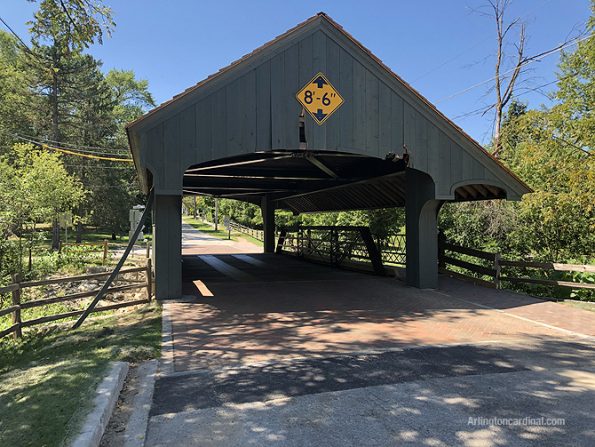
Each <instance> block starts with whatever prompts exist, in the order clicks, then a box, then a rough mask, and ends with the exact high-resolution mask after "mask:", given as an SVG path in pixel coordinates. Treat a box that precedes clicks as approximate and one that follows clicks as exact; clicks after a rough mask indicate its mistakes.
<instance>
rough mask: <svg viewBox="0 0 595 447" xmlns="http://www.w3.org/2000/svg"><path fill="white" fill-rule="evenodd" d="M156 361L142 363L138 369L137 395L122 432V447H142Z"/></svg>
mask: <svg viewBox="0 0 595 447" xmlns="http://www.w3.org/2000/svg"><path fill="white" fill-rule="evenodd" d="M157 365H158V361H157V360H149V361H146V362H143V363H142V364H141V365H140V366H139V367H138V383H139V385H138V393H137V394H136V396H134V400H133V402H132V414H131V415H130V419H129V420H128V424H127V426H126V431H125V432H124V439H125V441H124V447H143V446H144V445H145V437H146V435H147V426H148V424H149V411H150V410H151V403H152V402H153V391H154V389H155V375H156V373H157Z"/></svg>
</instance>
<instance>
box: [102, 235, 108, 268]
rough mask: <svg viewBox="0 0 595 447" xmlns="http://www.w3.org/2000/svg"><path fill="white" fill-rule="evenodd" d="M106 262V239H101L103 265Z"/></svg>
mask: <svg viewBox="0 0 595 447" xmlns="http://www.w3.org/2000/svg"><path fill="white" fill-rule="evenodd" d="M106 262H107V239H104V240H103V265H105V263H106Z"/></svg>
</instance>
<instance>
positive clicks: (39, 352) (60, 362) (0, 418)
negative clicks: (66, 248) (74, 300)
mask: <svg viewBox="0 0 595 447" xmlns="http://www.w3.org/2000/svg"><path fill="white" fill-rule="evenodd" d="M160 339H161V312H160V308H159V306H158V305H157V304H151V305H147V306H145V307H143V308H140V309H138V310H135V311H132V312H130V311H129V312H126V313H120V314H117V315H110V316H108V317H105V318H95V319H89V320H87V321H86V322H85V323H84V324H83V326H82V327H81V328H79V329H77V330H74V331H72V330H69V329H68V327H61V328H54V329H52V330H47V329H46V331H45V332H37V333H33V332H31V333H29V334H26V335H25V338H23V340H22V341H21V342H14V341H12V340H9V339H8V338H5V339H3V341H2V342H0V445H2V446H4V445H5V446H16V445H18V446H36V447H37V446H47V447H52V446H60V445H64V443H65V441H66V440H67V439H68V438H69V437H72V436H73V435H74V434H76V430H77V429H78V427H79V426H80V424H81V423H82V421H83V419H84V417H85V416H86V412H87V411H88V410H89V408H90V405H91V402H92V398H93V395H94V392H95V389H96V387H97V384H98V383H99V382H100V381H101V380H102V378H103V375H104V374H105V372H106V370H107V368H108V365H109V362H110V361H113V360H124V361H129V362H139V361H143V360H147V359H151V358H156V357H158V356H159V349H160Z"/></svg>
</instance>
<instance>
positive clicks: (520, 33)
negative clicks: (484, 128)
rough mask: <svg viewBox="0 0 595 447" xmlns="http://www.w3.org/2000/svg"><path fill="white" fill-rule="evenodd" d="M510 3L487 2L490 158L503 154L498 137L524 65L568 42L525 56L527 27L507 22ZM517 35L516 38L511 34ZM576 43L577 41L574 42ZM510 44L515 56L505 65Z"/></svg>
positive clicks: (499, 137) (514, 22)
mask: <svg viewBox="0 0 595 447" xmlns="http://www.w3.org/2000/svg"><path fill="white" fill-rule="evenodd" d="M511 2H512V0H488V5H487V6H488V9H489V10H490V13H489V14H488V15H490V16H491V17H492V18H493V19H494V21H495V24H496V60H495V64H494V87H493V88H494V92H495V99H494V102H493V103H492V104H490V105H489V106H487V107H485V108H484V109H483V110H482V112H483V114H485V113H487V112H489V111H490V110H492V109H494V130H493V133H492V154H493V155H494V156H495V157H499V156H500V152H501V150H502V142H501V133H502V120H503V117H504V111H505V110H506V107H507V106H508V105H509V104H510V102H511V101H512V100H513V99H514V94H515V92H516V87H517V84H518V83H519V81H520V79H521V77H522V75H523V74H524V73H525V72H526V70H527V65H529V64H530V63H531V62H534V61H536V60H539V59H541V58H542V57H544V56H546V55H549V54H551V53H554V52H556V51H559V50H561V49H562V48H564V47H566V45H567V44H568V43H569V42H570V40H567V41H565V42H563V43H561V44H560V45H558V46H556V47H555V48H551V49H549V50H546V51H543V52H540V53H538V54H534V55H527V54H526V48H525V45H526V40H527V36H526V26H525V24H524V23H523V22H522V21H521V20H520V18H518V17H517V18H515V19H513V20H511V21H508V20H506V15H507V12H508V8H509V7H510V4H511ZM515 32H516V36H515V35H514V33H515ZM575 40H576V39H575ZM511 43H512V46H513V47H514V49H515V54H514V56H512V63H507V60H508V59H509V58H508V55H507V52H506V48H507V47H508V46H509V45H510V44H511Z"/></svg>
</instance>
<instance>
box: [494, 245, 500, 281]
mask: <svg viewBox="0 0 595 447" xmlns="http://www.w3.org/2000/svg"><path fill="white" fill-rule="evenodd" d="M500 258H501V255H500V253H494V271H495V272H494V286H495V287H496V289H500V288H501V284H500V274H501V270H502V266H501V265H500Z"/></svg>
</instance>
